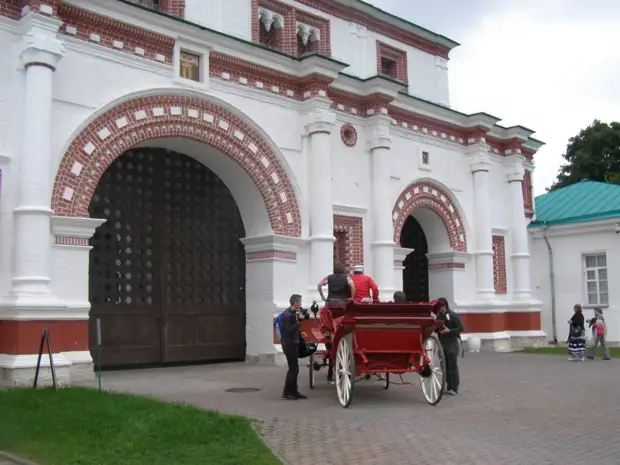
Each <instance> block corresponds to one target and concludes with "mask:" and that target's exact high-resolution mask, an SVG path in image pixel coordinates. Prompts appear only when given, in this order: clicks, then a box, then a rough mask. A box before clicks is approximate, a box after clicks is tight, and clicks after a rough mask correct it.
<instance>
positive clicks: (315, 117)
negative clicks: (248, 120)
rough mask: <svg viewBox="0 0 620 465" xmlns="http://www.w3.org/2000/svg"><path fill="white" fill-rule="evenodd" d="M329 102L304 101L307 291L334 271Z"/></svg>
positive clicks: (314, 99) (332, 116) (330, 112)
mask: <svg viewBox="0 0 620 465" xmlns="http://www.w3.org/2000/svg"><path fill="white" fill-rule="evenodd" d="M330 106H331V101H330V100H328V99H324V98H313V99H310V100H307V101H306V102H304V110H305V113H306V131H307V134H308V137H309V138H310V143H309V151H308V175H309V176H308V199H309V202H308V203H309V207H310V208H309V209H310V289H313V288H316V283H317V282H318V281H319V280H320V279H321V278H323V277H324V276H327V275H329V274H331V273H332V272H333V268H334V240H335V238H334V213H333V199H332V160H331V144H330V140H329V139H330V135H331V132H332V129H333V128H334V125H335V123H336V115H335V114H334V112H332V111H331V110H330Z"/></svg>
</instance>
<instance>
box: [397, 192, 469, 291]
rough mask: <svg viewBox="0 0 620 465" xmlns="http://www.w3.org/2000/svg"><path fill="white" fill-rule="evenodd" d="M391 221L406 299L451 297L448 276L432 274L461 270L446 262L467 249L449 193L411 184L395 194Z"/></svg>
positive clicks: (459, 216) (461, 221) (464, 236)
mask: <svg viewBox="0 0 620 465" xmlns="http://www.w3.org/2000/svg"><path fill="white" fill-rule="evenodd" d="M393 221H394V242H395V243H396V245H397V246H400V247H401V249H400V253H401V257H403V258H404V260H403V262H402V286H403V291H404V292H405V294H406V295H407V299H408V300H409V301H414V302H415V301H428V300H429V299H431V298H437V297H438V295H437V294H441V295H451V294H452V292H451V291H452V290H451V289H449V287H450V286H451V283H452V280H451V279H450V277H449V276H448V275H446V274H445V273H440V274H441V276H440V275H439V274H437V273H434V272H435V271H448V270H454V269H455V268H463V267H464V265H463V264H462V263H455V262H452V261H451V260H450V257H451V256H452V255H455V252H466V250H467V239H466V235H465V226H464V222H463V220H462V217H461V214H460V208H458V205H457V203H456V200H455V199H453V196H452V195H451V193H450V192H449V191H448V190H447V189H445V188H442V187H440V186H439V185H437V184H435V183H433V182H431V181H418V182H415V183H412V184H411V185H409V186H408V187H407V188H406V189H405V190H404V191H403V192H402V193H401V194H400V195H399V197H398V200H397V201H396V204H395V205H394V209H393ZM399 265H400V264H399ZM399 268H400V266H399Z"/></svg>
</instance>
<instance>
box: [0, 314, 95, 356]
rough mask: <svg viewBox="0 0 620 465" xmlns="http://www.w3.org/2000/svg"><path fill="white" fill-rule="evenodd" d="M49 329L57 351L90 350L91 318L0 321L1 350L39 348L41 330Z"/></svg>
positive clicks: (33, 351) (15, 351)
mask: <svg viewBox="0 0 620 465" xmlns="http://www.w3.org/2000/svg"><path fill="white" fill-rule="evenodd" d="M44 329H47V330H49V333H50V336H51V339H52V349H53V350H54V353H58V352H74V351H83V350H88V321H87V320H82V321H73V320H68V321H67V320H66V321H39V320H36V321H14V320H4V321H0V354H8V355H26V354H36V353H38V352H39V344H40V343H41V334H42V333H43V330H44Z"/></svg>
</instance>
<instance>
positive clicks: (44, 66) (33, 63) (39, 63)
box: [24, 61, 56, 71]
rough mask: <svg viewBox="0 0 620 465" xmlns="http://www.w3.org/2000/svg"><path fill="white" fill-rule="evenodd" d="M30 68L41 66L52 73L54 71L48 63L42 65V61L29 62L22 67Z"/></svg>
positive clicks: (53, 67) (54, 68)
mask: <svg viewBox="0 0 620 465" xmlns="http://www.w3.org/2000/svg"><path fill="white" fill-rule="evenodd" d="M32 66H41V67H42V68H48V69H51V70H52V71H56V67H55V66H53V65H50V64H49V63H43V62H42V61H31V62H30V63H26V64H25V65H24V69H28V68H30V67H32Z"/></svg>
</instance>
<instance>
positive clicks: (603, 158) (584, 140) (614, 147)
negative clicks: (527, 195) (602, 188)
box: [549, 120, 620, 190]
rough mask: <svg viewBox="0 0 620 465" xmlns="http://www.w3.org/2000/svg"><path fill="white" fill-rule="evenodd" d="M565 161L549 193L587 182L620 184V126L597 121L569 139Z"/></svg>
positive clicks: (619, 124) (616, 123)
mask: <svg viewBox="0 0 620 465" xmlns="http://www.w3.org/2000/svg"><path fill="white" fill-rule="evenodd" d="M562 157H563V158H564V160H566V163H564V164H563V165H562V166H561V167H560V172H559V173H558V176H557V178H556V180H555V182H554V183H553V185H552V186H551V188H550V189H549V190H554V189H559V188H560V187H566V186H569V185H571V184H575V183H576V182H579V181H582V180H584V179H589V180H591V181H600V182H610V183H613V184H620V123H619V122H613V123H610V124H608V123H603V122H601V121H599V120H594V122H593V123H592V124H591V125H590V126H588V127H587V128H585V129H582V130H581V131H580V132H579V134H577V135H576V136H575V137H571V138H570V139H569V141H568V145H567V146H566V153H565V154H564V155H562Z"/></svg>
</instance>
